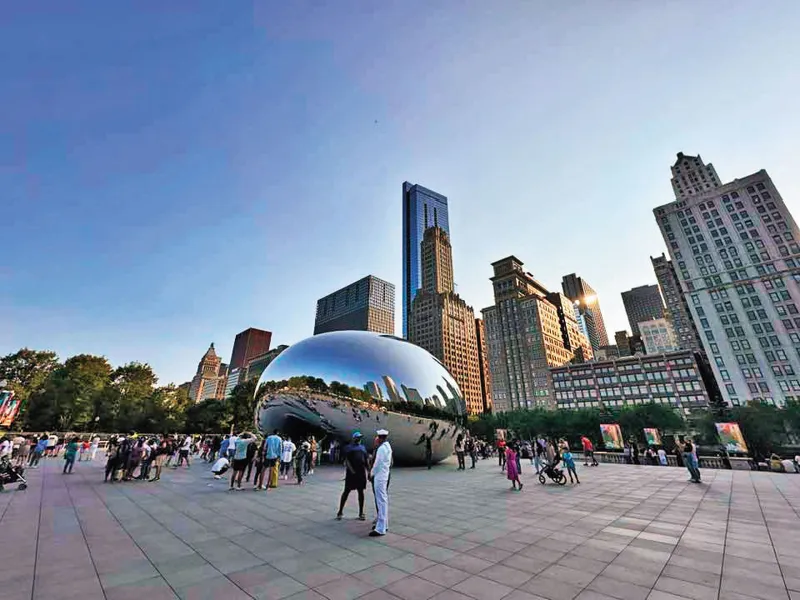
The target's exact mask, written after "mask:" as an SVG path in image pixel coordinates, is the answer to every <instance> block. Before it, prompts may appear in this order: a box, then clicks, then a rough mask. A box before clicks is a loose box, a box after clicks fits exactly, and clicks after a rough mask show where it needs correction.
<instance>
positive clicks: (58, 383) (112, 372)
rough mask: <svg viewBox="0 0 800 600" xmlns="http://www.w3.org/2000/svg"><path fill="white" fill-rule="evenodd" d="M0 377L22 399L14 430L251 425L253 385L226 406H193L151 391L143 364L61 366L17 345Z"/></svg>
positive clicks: (181, 393)
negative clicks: (17, 347) (16, 350)
mask: <svg viewBox="0 0 800 600" xmlns="http://www.w3.org/2000/svg"><path fill="white" fill-rule="evenodd" d="M0 380H5V381H6V386H7V387H8V388H10V389H12V390H14V393H15V395H16V396H17V397H18V398H19V399H20V400H21V401H22V408H21V411H20V414H19V415H18V416H17V418H16V420H15V421H14V423H13V424H12V427H13V428H14V429H16V430H21V429H24V430H27V431H106V432H112V431H113V432H118V431H142V432H144V431H147V432H153V433H155V432H163V433H167V432H184V431H185V432H206V431H208V432H212V431H213V432H220V431H223V430H228V429H229V428H230V427H231V425H234V426H236V427H239V426H241V427H247V428H252V423H253V407H254V403H253V399H252V397H253V392H254V390H255V382H248V383H246V384H243V385H241V386H237V388H236V389H234V393H233V395H232V397H231V398H230V399H229V400H228V401H225V402H220V401H210V402H204V403H200V404H197V405H194V404H192V403H191V402H190V400H189V394H188V392H187V390H185V389H183V388H180V387H176V386H174V385H166V386H159V385H158V377H157V376H156V374H155V372H154V371H153V369H152V368H151V367H150V365H148V364H146V363H140V362H130V363H128V364H125V365H121V366H118V367H116V368H114V367H113V366H112V365H111V364H110V363H109V362H108V360H107V359H106V358H105V357H102V356H94V355H90V354H79V355H77V356H72V357H70V358H68V359H67V360H66V361H64V362H63V363H62V362H60V361H59V360H58V357H57V356H56V353H55V352H50V351H39V350H30V349H28V348H23V349H21V350H19V351H18V352H15V353H13V354H9V355H7V356H3V357H0ZM248 395H249V396H248ZM248 411H249V414H248Z"/></svg>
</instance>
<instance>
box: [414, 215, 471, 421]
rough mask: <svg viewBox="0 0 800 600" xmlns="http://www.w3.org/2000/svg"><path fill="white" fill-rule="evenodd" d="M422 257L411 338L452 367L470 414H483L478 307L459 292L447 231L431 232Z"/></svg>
mask: <svg viewBox="0 0 800 600" xmlns="http://www.w3.org/2000/svg"><path fill="white" fill-rule="evenodd" d="M420 257H421V259H422V263H421V265H420V267H421V272H422V287H421V289H419V290H417V293H416V294H415V296H414V301H413V303H412V306H411V314H410V317H409V322H408V339H409V341H410V342H412V343H414V344H416V345H418V346H420V347H422V348H425V349H426V350H427V351H428V352H430V353H431V354H433V356H435V357H436V358H438V359H439V360H440V361H442V363H443V364H444V366H445V367H447V369H448V370H449V371H450V373H451V374H452V375H453V378H454V379H455V380H456V382H457V383H458V386H459V387H460V388H461V393H462V394H463V396H464V400H465V402H466V404H467V412H468V413H470V414H478V413H482V412H483V410H484V397H483V393H482V389H481V371H480V361H479V356H478V338H477V335H476V333H475V311H474V310H473V309H472V307H471V306H469V305H467V303H466V302H464V300H462V299H461V297H460V296H459V295H458V294H456V293H455V292H454V291H453V252H452V248H451V247H450V241H449V239H448V236H447V233H446V232H445V231H444V230H443V229H441V228H440V227H430V228H428V229H426V230H425V234H424V236H423V239H422V244H421V246H420Z"/></svg>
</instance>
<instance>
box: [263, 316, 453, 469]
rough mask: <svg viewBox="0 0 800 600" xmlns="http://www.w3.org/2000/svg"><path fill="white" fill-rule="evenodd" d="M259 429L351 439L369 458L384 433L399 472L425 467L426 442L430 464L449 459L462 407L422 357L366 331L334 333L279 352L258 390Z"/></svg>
mask: <svg viewBox="0 0 800 600" xmlns="http://www.w3.org/2000/svg"><path fill="white" fill-rule="evenodd" d="M256 400H257V402H256V411H255V419H256V426H257V427H258V429H259V430H260V431H261V433H262V434H269V433H272V431H273V430H275V429H278V430H280V431H282V432H287V433H290V434H292V433H293V432H294V434H295V435H296V434H297V432H308V433H312V432H315V433H317V435H318V436H319V435H325V436H326V437H327V438H328V439H331V438H335V439H337V440H339V441H340V442H342V443H347V442H348V441H349V440H350V437H351V435H352V433H353V431H356V430H358V431H360V432H361V433H362V434H363V435H364V441H365V444H366V446H367V449H369V450H371V448H372V441H373V438H374V434H375V431H376V430H378V429H388V430H389V440H390V441H391V443H392V449H393V451H394V459H395V462H396V463H398V464H406V465H409V464H423V463H424V462H425V447H426V441H427V438H430V440H431V451H432V458H433V461H434V462H438V461H441V460H443V459H444V458H446V457H448V456H450V455H451V454H452V453H453V443H454V442H455V437H456V435H457V433H458V432H459V431H461V428H460V427H459V426H458V425H457V423H458V422H462V423H463V419H464V418H465V417H466V405H465V403H464V398H463V396H462V395H461V390H460V389H459V387H458V384H457V383H456V381H455V379H453V376H452V375H450V373H449V371H448V370H447V369H446V368H445V366H444V365H443V364H442V363H441V362H439V361H438V360H437V359H436V358H434V357H433V356H431V355H430V354H429V353H428V352H427V351H426V350H423V349H422V348H420V347H419V346H415V345H414V344H412V343H411V342H408V341H406V340H403V339H400V338H397V337H394V336H390V335H382V334H378V333H371V332H366V331H336V332H332V333H323V334H320V335H315V336H313V337H310V338H307V339H305V340H303V341H302V342H299V343H297V344H294V345H293V346H290V347H289V348H287V349H286V350H284V351H283V352H282V353H281V354H280V355H279V356H278V357H277V358H275V360H273V361H272V363H270V365H269V366H268V367H267V368H266V370H265V371H264V373H263V374H262V375H261V378H260V379H259V381H258V386H257V388H256Z"/></svg>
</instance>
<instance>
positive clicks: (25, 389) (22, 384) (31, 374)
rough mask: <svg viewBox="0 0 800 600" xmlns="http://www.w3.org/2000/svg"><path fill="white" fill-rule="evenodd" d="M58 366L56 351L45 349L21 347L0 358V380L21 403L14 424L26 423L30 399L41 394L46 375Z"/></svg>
mask: <svg viewBox="0 0 800 600" xmlns="http://www.w3.org/2000/svg"><path fill="white" fill-rule="evenodd" d="M59 366H60V365H59V362H58V357H57V356H56V353H55V352H49V351H46V350H45V351H42V350H31V349H29V348H22V349H20V350H18V351H17V352H15V353H13V354H8V355H6V356H4V357H2V358H0V381H3V380H5V381H6V387H7V388H8V389H11V390H14V394H15V395H16V397H17V398H18V399H19V401H20V402H21V403H22V408H21V410H20V414H19V416H18V417H17V419H16V421H15V424H18V425H19V426H20V427H22V426H23V425H25V424H27V416H26V413H27V412H28V407H29V404H30V399H31V398H32V397H35V396H37V395H38V394H41V392H42V390H43V389H44V386H45V383H46V382H47V379H48V377H50V375H51V374H52V373H53V371H55V370H56V369H57V368H58V367H59Z"/></svg>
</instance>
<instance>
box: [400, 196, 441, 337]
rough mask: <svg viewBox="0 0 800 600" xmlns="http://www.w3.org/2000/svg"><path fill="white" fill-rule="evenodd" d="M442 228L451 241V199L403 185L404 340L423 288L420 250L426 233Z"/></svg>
mask: <svg viewBox="0 0 800 600" xmlns="http://www.w3.org/2000/svg"><path fill="white" fill-rule="evenodd" d="M429 227H439V228H440V229H442V230H443V231H444V232H445V233H446V234H447V235H448V237H449V236H450V222H449V219H448V213H447V197H446V196H442V195H441V194H437V193H436V192H434V191H431V190H429V189H427V188H424V187H422V186H421V185H416V184H411V183H408V182H407V181H406V182H405V183H403V337H405V338H407V337H408V320H409V316H410V314H411V303H412V302H413V301H414V296H415V295H416V293H417V290H418V289H420V288H421V287H422V257H421V256H420V247H421V244H422V238H423V236H424V234H425V230H426V229H428V228H429Z"/></svg>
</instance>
